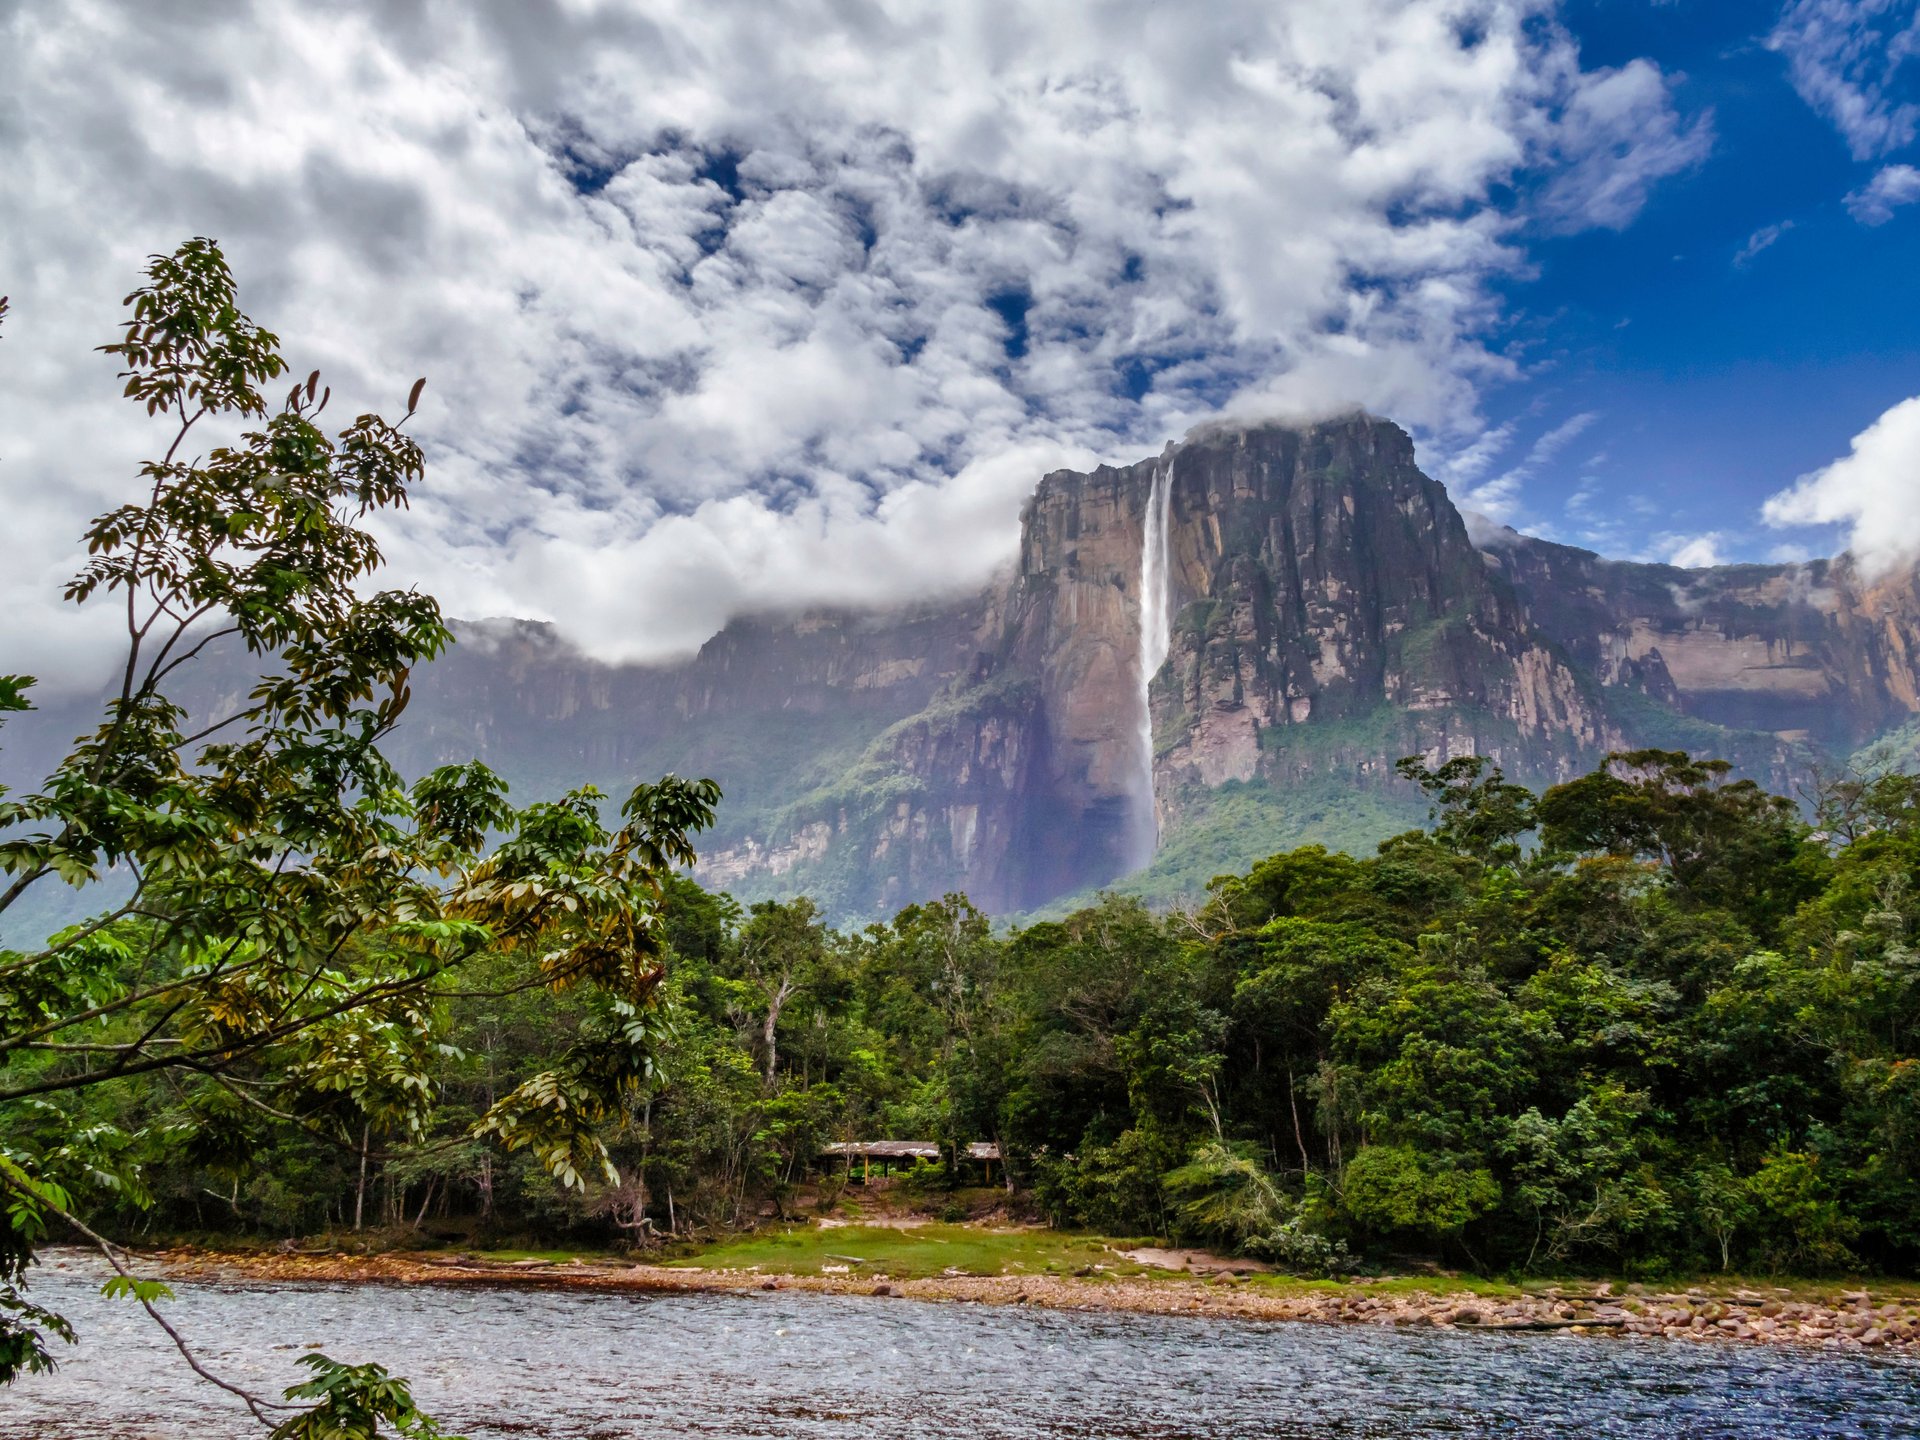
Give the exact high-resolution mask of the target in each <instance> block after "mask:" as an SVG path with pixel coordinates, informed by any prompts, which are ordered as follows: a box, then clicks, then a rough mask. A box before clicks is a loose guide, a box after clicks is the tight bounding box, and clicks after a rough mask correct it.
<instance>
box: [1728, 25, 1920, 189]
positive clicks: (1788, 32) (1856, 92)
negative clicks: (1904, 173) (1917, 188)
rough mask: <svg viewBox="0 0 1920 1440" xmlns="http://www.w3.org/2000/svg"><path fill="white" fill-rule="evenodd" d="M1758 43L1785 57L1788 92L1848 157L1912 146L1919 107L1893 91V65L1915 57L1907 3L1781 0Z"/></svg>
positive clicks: (1917, 30) (1918, 30)
mask: <svg viewBox="0 0 1920 1440" xmlns="http://www.w3.org/2000/svg"><path fill="white" fill-rule="evenodd" d="M1766 44H1767V48H1768V49H1770V50H1774V51H1777V52H1779V53H1780V54H1782V55H1784V56H1785V57H1786V59H1787V75H1788V78H1789V79H1790V80H1791V81H1792V82H1793V88H1794V89H1795V90H1796V91H1798V92H1799V95H1800V98H1801V99H1802V100H1804V101H1806V102H1807V104H1808V105H1810V106H1812V107H1813V109H1814V111H1815V112H1816V113H1817V114H1819V115H1820V116H1821V117H1822V118H1824V119H1825V120H1826V121H1827V122H1828V123H1829V124H1831V125H1832V126H1833V127H1834V129H1836V130H1838V131H1839V132H1840V135H1841V137H1842V138H1843V139H1844V140H1845V141H1846V142H1847V146H1848V148H1849V149H1850V150H1851V151H1852V152H1853V158H1854V159H1856V160H1871V159H1873V158H1874V157H1875V156H1878V155H1885V154H1888V153H1889V152H1891V151H1894V150H1898V149H1899V148H1900V147H1901V146H1903V145H1906V144H1908V143H1910V142H1911V141H1912V140H1913V138H1914V134H1915V131H1916V128H1917V127H1920V105H1916V104H1914V102H1913V101H1911V100H1908V99H1905V98H1903V97H1902V95H1901V93H1900V89H1899V85H1898V72H1899V70H1900V68H1901V66H1902V65H1904V64H1905V63H1906V62H1907V61H1908V60H1911V59H1913V58H1914V56H1915V55H1916V54H1920V14H1917V13H1916V10H1915V6H1914V3H1913V0H1788V3H1787V5H1786V7H1785V8H1784V9H1782V10H1781V12H1780V18H1779V20H1778V21H1777V22H1776V23H1775V25H1774V28H1773V31H1772V33H1771V34H1769V35H1768V36H1767V41H1766Z"/></svg>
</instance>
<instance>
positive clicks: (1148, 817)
mask: <svg viewBox="0 0 1920 1440" xmlns="http://www.w3.org/2000/svg"><path fill="white" fill-rule="evenodd" d="M1172 496H1173V461H1172V459H1171V458H1169V459H1168V461H1167V466H1166V469H1164V470H1162V469H1161V468H1160V467H1159V466H1157V465H1156V466H1155V467H1154V469H1153V483H1152V485H1151V487H1150V488H1149V489H1148V491H1147V513H1146V515H1145V517H1144V523H1143V524H1142V526H1141V541H1140V802H1139V804H1140V811H1139V818H1138V819H1137V820H1136V822H1135V831H1136V841H1135V853H1134V860H1135V864H1136V865H1146V864H1148V863H1149V862H1150V861H1152V859H1153V853H1154V851H1155V850H1156V849H1158V848H1159V844H1160V822H1159V818H1158V817H1157V815H1156V814H1155V812H1154V803H1153V699H1152V695H1151V688H1152V685H1153V677H1154V676H1155V675H1157V674H1159V673H1160V667H1161V666H1162V665H1164V664H1166V663H1167V652H1168V651H1169V650H1170V649H1172V648H1173V613H1172V604H1171V598H1170V594H1169V591H1170V579H1171V570H1172V564H1171V560H1172V556H1171V546H1170V541H1169V539H1168V535H1167V530H1168V526H1167V520H1168V517H1169V514H1170V512H1171V509H1172Z"/></svg>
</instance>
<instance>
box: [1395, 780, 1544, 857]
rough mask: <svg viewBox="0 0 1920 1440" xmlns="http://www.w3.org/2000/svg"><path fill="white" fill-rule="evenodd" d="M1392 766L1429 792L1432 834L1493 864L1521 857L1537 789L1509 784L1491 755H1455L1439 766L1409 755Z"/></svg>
mask: <svg viewBox="0 0 1920 1440" xmlns="http://www.w3.org/2000/svg"><path fill="white" fill-rule="evenodd" d="M1393 768H1394V769H1395V770H1398V771H1399V772H1400V774H1401V776H1402V777H1404V778H1405V779H1408V780H1411V781H1413V783H1414V784H1416V785H1418V786H1419V787H1420V788H1421V789H1422V790H1424V791H1426V792H1427V798H1428V799H1430V800H1431V801H1432V802H1433V813H1432V816H1431V818H1432V819H1433V820H1434V821H1435V824H1434V830H1433V836H1434V839H1436V840H1438V841H1439V842H1440V843H1441V844H1442V845H1445V846H1447V847H1448V848H1449V849H1452V850H1458V851H1459V852H1460V853H1461V854H1462V855H1471V856H1472V857H1473V858H1474V859H1476V860H1480V861H1484V862H1485V863H1487V864H1489V865H1511V864H1513V863H1514V862H1515V861H1516V860H1518V859H1519V858H1520V837H1521V836H1522V835H1525V834H1526V833H1527V832H1528V831H1530V830H1532V829H1533V826H1534V799H1533V792H1532V791H1531V790H1529V789H1527V788H1526V787H1525V786H1524V785H1514V784H1510V783H1509V782H1508V780H1507V777H1506V774H1505V772H1503V771H1502V770H1501V769H1500V767H1499V766H1498V765H1495V764H1494V763H1493V762H1492V761H1491V760H1489V759H1487V757H1486V756H1484V755H1456V756H1454V758H1453V759H1451V760H1448V761H1446V762H1445V763H1444V764H1442V765H1440V766H1438V767H1437V768H1434V767H1429V766H1428V764H1427V763H1426V761H1425V760H1424V759H1422V758H1421V757H1420V756H1418V755H1409V756H1407V757H1406V758H1405V759H1403V760H1399V761H1396V762H1395V764H1394V767H1393Z"/></svg>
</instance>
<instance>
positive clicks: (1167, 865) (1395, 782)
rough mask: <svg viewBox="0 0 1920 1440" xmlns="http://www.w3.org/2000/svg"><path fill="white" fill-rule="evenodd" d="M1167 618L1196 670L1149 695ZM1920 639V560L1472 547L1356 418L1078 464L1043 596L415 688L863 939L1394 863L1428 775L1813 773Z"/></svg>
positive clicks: (519, 667)
mask: <svg viewBox="0 0 1920 1440" xmlns="http://www.w3.org/2000/svg"><path fill="white" fill-rule="evenodd" d="M1154 507H1160V508H1158V509H1157V510H1156V509H1155V508H1154ZM1150 516H1164V523H1163V524H1161V523H1158V521H1155V522H1154V523H1150ZM1150 534H1151V535H1152V537H1153V544H1155V545H1159V546H1164V551H1163V552H1162V555H1163V559H1164V566H1163V573H1164V577H1165V578H1164V582H1163V583H1162V584H1161V585H1159V586H1157V587H1156V589H1155V593H1154V594H1153V595H1152V596H1149V595H1147V594H1146V593H1145V591H1144V589H1143V587H1144V586H1145V585H1146V584H1147V583H1148V576H1147V571H1148V569H1149V567H1147V566H1144V565H1143V558H1145V550H1146V548H1147V546H1148V544H1149V536H1150ZM1156 573H1158V572H1156ZM1151 616H1164V617H1165V620H1164V623H1165V625H1166V627H1167V633H1166V634H1165V635H1164V636H1163V637H1161V638H1163V639H1164V641H1165V645H1164V653H1165V655H1166V660H1165V663H1164V664H1162V665H1160V666H1159V667H1158V668H1157V670H1156V672H1155V673H1154V674H1153V675H1151V676H1142V674H1141V667H1142V656H1143V654H1145V653H1148V652H1149V651H1151V650H1154V649H1157V648H1159V647H1151V646H1148V645H1146V644H1145V643H1143V642H1144V641H1145V640H1146V639H1148V638H1150V637H1147V636H1145V635H1144V634H1143V630H1142V625H1143V617H1151ZM1917 651H1920V587H1917V586H1916V580H1915V576H1914V575H1913V574H1911V573H1909V574H1905V575H1903V576H1900V577H1896V578H1892V579H1882V580H1880V581H1878V582H1876V583H1873V584H1867V583H1864V582H1862V581H1861V580H1860V579H1859V577H1857V576H1856V575H1855V574H1854V572H1853V571H1852V569H1851V567H1850V566H1849V564H1848V563H1847V562H1845V561H1844V560H1843V561H1838V562H1832V563H1829V562H1816V563H1814V564H1810V565H1806V566H1735V567H1725V568H1721V569H1715V570H1707V571H1685V570H1678V569H1674V568H1672V567H1667V566H1649V565H1634V564H1621V563H1615V562H1610V561H1606V560H1603V559H1601V558H1600V557H1598V556H1596V555H1593V554H1591V553H1589V552H1586V551H1581V550H1575V549H1572V548H1569V547H1566V546H1560V545H1552V544H1548V543H1546V542H1543V541H1537V540H1531V539H1526V538H1524V537H1521V536H1518V535H1515V534H1513V533H1512V532H1507V533H1506V534H1505V535H1503V536H1499V537H1496V539H1495V540H1494V542H1492V543H1489V544H1483V545H1482V546H1480V547H1478V548H1476V546H1475V544H1474V543H1473V541H1472V540H1471V539H1470V538H1469V535H1468V532H1467V529H1466V526H1465V524H1464V523H1463V522H1462V520H1461V518H1460V515H1459V513H1458V512H1457V511H1456V510H1455V509H1454V507H1453V505H1452V503H1451V502H1450V501H1449V499H1448V498H1447V494H1446V491H1445V489H1444V488H1443V487H1442V486H1440V485H1439V484H1437V483H1436V482H1434V481H1432V480H1429V479H1428V478H1427V477H1426V476H1424V475H1422V474H1421V473H1420V471H1419V469H1418V467H1417V466H1416V465H1415V463H1414V454H1413V446H1412V443H1411V441H1410V440H1409V439H1408V437H1407V436H1406V434H1405V433H1404V432H1402V431H1401V430H1399V429H1398V428H1397V427H1395V426H1394V425H1391V424H1389V423H1387V422H1385V421H1381V420H1376V419H1373V418H1371V417H1367V416H1360V415H1355V416H1349V417H1346V418H1342V419H1337V420H1331V421H1327V422H1325V423H1321V424H1315V425H1310V426H1302V427H1289V426H1278V425H1272V426H1255V427H1249V428H1219V429H1212V430H1205V431H1201V432H1196V433H1195V434H1194V435H1192V436H1190V437H1188V439H1187V440H1186V441H1185V442H1184V443H1182V444H1180V445H1178V446H1169V447H1168V448H1167V450H1166V451H1164V452H1163V453H1162V454H1161V455H1159V456H1157V457H1155V458H1153V459H1150V460H1143V461H1141V462H1139V463H1138V464H1135V465H1130V466H1126V467H1122V468H1115V467H1101V468H1100V469H1097V470H1094V471H1092V472H1091V473H1088V474H1079V473H1076V472H1072V471H1059V472H1056V473H1054V474H1051V475H1048V476H1046V477H1045V478H1044V479H1043V480H1042V481H1041V482H1040V484H1039V486H1038V488H1037V489H1036V490H1035V493H1034V495H1033V498H1032V499H1031V501H1030V502H1029V503H1028V505H1027V508H1026V511H1025V513H1024V515H1023V517H1022V538H1021V547H1020V556H1019V562H1018V565H1017V567H1016V569H1015V571H1014V572H1013V574H1012V575H1011V576H1009V577H1008V579H1007V580H1006V581H1005V582H1004V583H1003V584H1001V585H997V586H995V587H993V588H992V589H991V590H990V591H989V592H987V593H986V594H983V595H980V596H977V597H974V598H973V599H970V600H967V601H963V602H958V603H954V604H950V605H931V606H925V607H921V608H919V609H917V610H914V611H912V612H908V613H901V614H894V615H885V616H856V615H806V616H799V617H790V618H787V619H780V618H777V617H775V618H769V619H764V620H756V621H742V622H739V623H736V624H734V625H731V626H729V627H728V628H727V629H726V630H725V631H723V632H722V633H721V634H720V635H718V636H716V637H715V638H714V640H713V641H711V642H710V643H709V644H708V645H707V646H706V647H705V649H703V650H702V652H701V653H700V655H699V656H698V657H697V658H696V659H694V660H693V661H690V662H688V663H687V664H685V665H682V666H676V667H670V668H667V669H656V670H634V669H626V670H614V669H608V668H606V667H598V666H593V665H591V664H588V663H586V662H583V661H581V660H580V659H579V658H578V657H577V656H573V655H572V654H571V653H570V652H568V651H566V650H565V648H564V647H563V646H560V645H559V644H558V642H557V641H555V640H554V639H553V637H552V636H551V635H550V634H548V633H546V632H544V631H543V630H541V629H539V627H527V626H517V625H511V624H508V625H494V626H490V627H483V628H482V629H481V630H480V631H479V632H478V633H476V634H475V635H474V636H473V637H471V638H470V639H469V640H468V641H467V642H466V643H463V644H462V646H461V647H459V648H458V649H457V650H456V651H455V652H454V654H453V656H452V657H451V658H450V659H449V660H448V661H445V662H442V663H441V664H440V665H437V666H435V667H434V671H433V674H432V675H431V676H430V677H427V679H426V680H425V681H424V682H423V683H422V684H421V685H419V686H417V687H416V688H417V690H418V692H419V695H418V698H417V699H416V701H415V713H416V714H419V715H422V719H421V720H420V721H417V722H415V723H416V726H417V728H416V729H415V730H414V731H413V732H412V734H411V738H410V740H409V742H408V743H409V744H410V745H411V746H412V752H411V753H410V754H409V755H408V756H406V757H403V758H408V759H411V760H413V761H414V763H415V764H416V765H418V764H423V763H426V762H428V761H433V762H438V761H440V760H444V759H448V758H452V757H454V756H456V755H463V754H468V753H475V752H477V753H479V754H481V755H482V756H483V757H487V758H491V759H494V760H496V761H498V762H501V763H502V764H503V768H505V769H507V770H509V771H510V772H512V773H514V774H515V775H516V777H517V778H520V779H522V780H523V781H524V780H531V781H532V782H533V783H534V784H535V785H536V787H543V788H555V787H557V785H558V784H559V783H561V781H562V780H563V778H564V779H569V780H570V779H573V778H577V777H578V776H579V775H581V774H583V773H584V774H587V775H589V776H592V777H594V778H599V777H600V776H602V775H604V776H606V777H607V779H606V780H605V781H603V782H602V783H603V784H606V785H607V788H616V787H618V786H622V785H624V784H627V783H630V782H631V780H632V779H634V778H638V777H640V776H644V775H649V774H655V773H659V772H661V771H665V770H669V769H671V770H678V771H680V772H682V773H699V774H711V775H713V776H715V777H716V778H718V779H719V780H720V781H721V782H722V784H723V786H725V788H726V791H727V800H726V803H725V807H724V810H723V815H722V821H721V825H720V827H719V830H718V833H717V834H716V835H715V836H713V837H712V840H711V843H710V845H709V846H708V848H707V850H706V852H705V858H704V859H703V861H702V866H701V871H700V874H701V877H702V878H703V879H704V880H706V881H707V882H708V883H711V884H714V885H719V886H724V887H726V888H728V889H731V890H733V891H734V893H735V894H737V895H740V896H741V897H743V898H749V899H751V898H757V897H759V896H763V895H774V894H784V893H794V892H798V891H802V890H804V891H808V892H810V893H813V894H815V895H816V896H818V897H819V898H820V899H821V900H822V901H823V903H824V904H825V906H826V908H828V909H829V910H830V911H831V912H832V913H834V914H836V915H838V916H841V917H847V918H851V917H858V916H869V915H882V914H886V913H889V912H890V911H891V910H893V909H894V908H897V907H898V906H900V905H903V904H906V903H908V902H910V901H913V900H918V899H923V898H927V897H929V896H934V895H938V894H940V893H942V892H944V891H948V890H964V891H966V892H967V893H969V894H970V895H971V896H972V897H973V898H974V899H975V901H976V902H978V903H980V904H982V905H983V906H985V907H986V908H988V909H989V910H993V911H999V912H1010V911H1025V910H1031V909H1035V908H1038V907H1042V906H1045V905H1047V904H1048V903H1050V902H1052V901H1055V900H1057V899H1059V898H1061V897H1063V896H1066V895H1070V894H1074V893H1078V892H1084V891H1087V890H1088V889H1090V888H1092V887H1095V886H1099V885H1104V884H1108V883H1111V882H1114V881H1116V880H1118V879H1120V878H1122V877H1123V876H1125V875H1127V874H1128V873H1129V872H1130V871H1133V870H1135V869H1137V868H1138V867H1139V866H1140V865H1141V864H1142V863H1144V861H1145V859H1147V858H1149V857H1151V856H1153V855H1155V854H1156V852H1157V856H1158V859H1157V862H1156V864H1155V866H1154V868H1153V870H1151V871H1149V872H1148V879H1147V881H1146V882H1144V883H1146V885H1147V888H1148V889H1149V891H1151V892H1153V893H1161V894H1168V895H1170V894H1174V893H1182V892H1191V891H1192V890H1193V889H1194V888H1196V887H1197V885H1198V884H1199V883H1200V882H1202V881H1204V880H1205V878H1206V877H1207V875H1209V874H1212V873H1216V872H1217V871H1221V870H1226V869H1229V868H1233V867H1236V866H1240V865H1244V864H1246V863H1248V862H1249V861H1251V860H1253V859H1256V858H1258V857H1259V856H1261V855H1264V854H1266V853H1269V852H1270V851H1272V850H1273V849H1276V848H1279V847H1280V846H1281V845H1283V844H1291V843H1301V842H1304V841H1308V840H1322V841H1325V842H1327V843H1334V844H1347V845H1355V846H1362V845H1365V844H1367V843H1370V842H1371V841H1372V840H1376V839H1379V838H1381V837H1382V836H1383V835H1385V834H1387V833H1391V832H1392V831H1393V830H1395V829H1399V828H1404V827H1405V826H1406V825H1409V824H1412V823H1417V821H1418V819H1419V818H1420V816H1421V815H1422V813H1423V812H1424V808H1425V807H1424V803H1423V802H1422V801H1421V800H1420V799H1419V797H1418V796H1417V794H1416V793H1414V792H1413V791H1412V790H1411V789H1410V787H1408V786H1406V785H1405V783H1404V782H1402V781H1400V780H1399V778H1398V777H1397V776H1396V775H1395V774H1394V772H1393V762H1394V760H1395V759H1397V758H1398V757H1399V756H1401V755H1405V754H1410V753H1416V752H1418V753H1424V754H1427V755H1429V756H1431V757H1433V758H1435V759H1440V758H1444V757H1447V756H1450V755H1457V754H1467V753H1479V754H1487V755H1491V756H1493V757H1494V758H1496V759H1497V760H1498V761H1499V763H1500V764H1501V765H1503V766H1504V767H1505V768H1506V770H1507V771H1508V773H1509V774H1510V775H1513V776H1514V777H1516V778H1519V779H1522V780H1525V781H1527V782H1529V783H1532V784H1536V785H1542V784H1549V783H1552V782H1554V781H1557V780H1560V779H1564V778H1567V777H1568V776H1571V775H1573V774H1577V773H1579V772H1581V771H1583V770H1585V769H1587V768H1589V767H1591V766H1592V765H1593V764H1594V763H1595V762H1596V761H1597V760H1598V759H1599V758H1600V757H1601V756H1602V755H1603V754H1605V753H1606V752H1607V751H1608V750H1611V749H1618V748H1622V747H1627V746H1633V745H1641V744H1658V745H1667V746H1684V747H1687V748H1692V749H1695V750H1702V751H1706V750H1712V751H1716V752H1718V753H1721V754H1724V755H1726V756H1728V757H1729V758H1732V759H1734V760H1736V762H1738V763H1739V764H1740V765H1741V766H1742V767H1743V768H1744V769H1746V770H1747V771H1749V772H1751V773H1755V774H1757V775H1760V776H1761V777H1762V778H1764V779H1766V780H1768V781H1769V782H1771V783H1773V784H1775V785H1776V786H1783V785H1786V784H1789V783H1791V782H1792V780H1793V779H1794V778H1795V776H1796V774H1799V773H1803V772H1804V768H1805V765H1806V763H1807V762H1808V761H1809V760H1810V759H1811V758H1812V754H1813V752H1812V751H1811V750H1809V749H1808V748H1807V747H1808V746H1809V745H1817V746H1825V747H1828V748H1829V749H1839V750H1850V749H1852V748H1853V747H1855V746H1857V745H1859V744H1860V743H1861V742H1863V741H1864V740H1867V739H1869V738H1871V737H1872V736H1874V735H1876V734H1879V733H1881V732H1883V731H1885V730H1887V729H1888V728H1889V727H1891V726H1894V725H1897V724H1899V723H1901V722H1903V721H1905V720H1907V719H1909V718H1910V717H1912V716H1913V715H1914V714H1915V712H1916V711H1920V678H1917V676H1916V663H1920V653H1917ZM1143 836H1144V837H1145V853H1144V854H1143V847H1142V837H1143ZM1135 883H1140V882H1135ZM1156 887H1157V889H1156Z"/></svg>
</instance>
